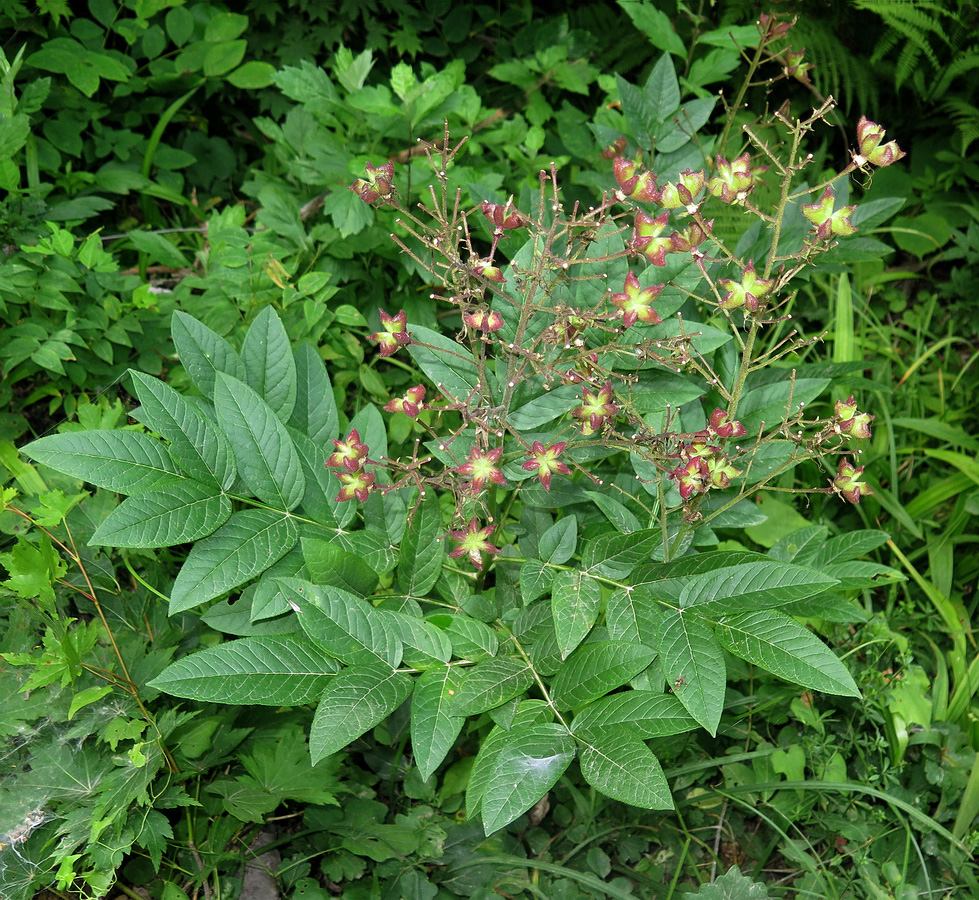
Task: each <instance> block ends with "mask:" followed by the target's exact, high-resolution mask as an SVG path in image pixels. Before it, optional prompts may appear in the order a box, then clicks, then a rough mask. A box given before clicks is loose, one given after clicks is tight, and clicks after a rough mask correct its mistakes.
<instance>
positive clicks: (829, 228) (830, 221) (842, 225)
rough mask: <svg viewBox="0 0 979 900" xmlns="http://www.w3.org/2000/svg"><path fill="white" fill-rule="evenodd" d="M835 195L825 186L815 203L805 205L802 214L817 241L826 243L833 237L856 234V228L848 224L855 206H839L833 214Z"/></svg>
mask: <svg viewBox="0 0 979 900" xmlns="http://www.w3.org/2000/svg"><path fill="white" fill-rule="evenodd" d="M835 205H836V195H835V194H834V193H833V189H832V188H831V187H829V185H827V186H826V190H824V191H823V193H822V195H821V196H820V198H819V200H818V201H817V202H816V203H806V204H804V205H803V207H802V214H803V215H804V216H805V217H806V218H807V219H808V220H809V221H810V222H812V224H813V228H814V229H815V234H816V238H817V240H820V241H828V240H829V239H830V238H832V237H834V236H840V237H846V236H848V235H851V234H855V233H856V230H857V229H856V228H855V227H854V226H853V224H852V223H851V222H850V216H851V215H852V213H853V211H854V210H855V209H856V207H855V206H841V207H840V208H839V209H838V210H836V211H835V212H834V211H833V207H834V206H835Z"/></svg>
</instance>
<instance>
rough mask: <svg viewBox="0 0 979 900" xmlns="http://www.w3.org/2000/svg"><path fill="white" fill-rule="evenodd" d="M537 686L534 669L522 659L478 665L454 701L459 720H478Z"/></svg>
mask: <svg viewBox="0 0 979 900" xmlns="http://www.w3.org/2000/svg"><path fill="white" fill-rule="evenodd" d="M533 683H534V676H533V675H532V674H531V671H530V667H529V666H528V665H527V664H526V663H525V662H524V661H523V660H520V659H515V658H512V657H507V658H504V659H488V660H484V661H483V662H479V663H476V665H474V666H473V667H472V668H471V669H469V671H468V672H466V677H465V678H464V679H463V680H462V681H461V683H460V684H459V687H458V688H457V689H456V692H455V695H454V697H453V699H452V712H453V713H454V714H455V715H457V716H475V715H479V713H484V712H486V711H487V710H490V709H495V708H496V707H497V706H502V705H503V704H504V703H506V702H507V700H512V699H513V698H514V697H519V696H520V695H521V694H522V693H523V692H524V691H526V690H527V688H529V687H530V686H531V685H532V684H533Z"/></svg>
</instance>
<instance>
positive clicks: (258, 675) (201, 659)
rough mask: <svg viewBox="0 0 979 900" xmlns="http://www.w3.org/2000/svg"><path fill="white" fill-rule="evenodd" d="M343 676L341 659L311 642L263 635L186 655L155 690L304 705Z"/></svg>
mask: <svg viewBox="0 0 979 900" xmlns="http://www.w3.org/2000/svg"><path fill="white" fill-rule="evenodd" d="M339 671H340V666H339V665H338V664H337V662H336V660H334V659H332V658H331V657H329V656H327V655H326V654H325V653H322V652H321V651H320V650H318V649H317V648H316V647H314V646H313V645H312V644H310V643H309V641H306V640H302V639H300V638H295V637H290V636H288V635H263V636H261V637H246V638H240V639H239V640H236V641H225V642H224V643H223V644H218V645H217V646H216V647H209V648H207V649H206V650H200V651H198V652H197V653H191V654H190V655H189V656H184V657H182V658H181V659H178V660H177V661H176V662H175V663H172V664H171V665H169V666H167V667H166V668H165V669H164V670H163V672H161V673H160V674H159V675H158V676H157V677H156V678H154V679H153V680H152V681H151V682H150V685H151V686H152V687H155V688H157V689H158V690H161V691H164V692H165V693H167V694H171V695H172V696H174V697H186V698H187V699H189V700H200V701H202V702H205V703H235V704H242V705H252V704H254V705H259V706H300V705H302V704H304V703H309V702H310V701H312V700H315V699H316V698H317V697H319V696H320V694H322V693H323V691H324V690H325V689H326V686H327V685H328V684H329V683H330V680H331V679H332V678H333V676H334V675H335V674H336V673H337V672H339Z"/></svg>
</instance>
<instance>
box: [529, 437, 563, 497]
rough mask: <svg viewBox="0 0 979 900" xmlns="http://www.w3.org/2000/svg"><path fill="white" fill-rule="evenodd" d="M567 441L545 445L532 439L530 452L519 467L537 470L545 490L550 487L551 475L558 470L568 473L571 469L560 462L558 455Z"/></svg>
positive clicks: (531, 470) (561, 472)
mask: <svg viewBox="0 0 979 900" xmlns="http://www.w3.org/2000/svg"><path fill="white" fill-rule="evenodd" d="M566 446H567V441H558V442H557V443H556V444H551V446H550V447H545V446H544V445H543V444H542V443H541V442H540V441H534V443H533V446H532V447H531V448H530V452H529V453H528V454H527V461H526V462H525V463H524V464H523V465H522V466H521V467H520V468H522V469H523V470H524V471H526V472H534V471H536V472H537V477H538V478H539V479H540V483H541V485H542V486H543V488H544V490H545V491H549V490H550V489H551V475H553V474H554V473H555V472H559V473H560V474H562V475H570V474H571V470H570V469H569V468H568V467H567V466H566V465H565V464H564V463H563V462H561V461H560V460H559V459H558V457H559V456H560V455H561V454H562V453H563V452H564V448H565V447H566Z"/></svg>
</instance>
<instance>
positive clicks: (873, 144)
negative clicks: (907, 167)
mask: <svg viewBox="0 0 979 900" xmlns="http://www.w3.org/2000/svg"><path fill="white" fill-rule="evenodd" d="M886 133H887V132H885V131H884V129H883V128H881V127H880V125H878V124H877V123H876V122H871V121H870V119H868V118H867V117H866V116H861V117H860V121H859V122H857V144H858V146H859V147H860V152H859V154H857V153H854V154H853V162H854V163H855V164H856V165H858V166H861V167H862V166H864V165H866V164H867V163H870V164H871V165H872V166H879V167H881V168H883V167H884V166H889V165H891V163H896V162H897V161H898V160H899V159H904V157H905V156H907V154H906V153H905V152H904V151H903V150H902V149H901V148H900V147H898V145H897V141H888V142H887V143H886V144H884V143H882V141H883V140H884V135H885V134H886Z"/></svg>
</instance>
